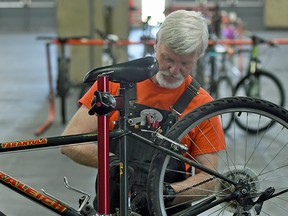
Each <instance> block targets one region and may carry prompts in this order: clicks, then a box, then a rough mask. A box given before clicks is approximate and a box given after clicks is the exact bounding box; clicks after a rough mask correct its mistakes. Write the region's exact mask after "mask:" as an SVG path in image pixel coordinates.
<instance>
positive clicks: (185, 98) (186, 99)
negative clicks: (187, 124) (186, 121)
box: [170, 78, 201, 115]
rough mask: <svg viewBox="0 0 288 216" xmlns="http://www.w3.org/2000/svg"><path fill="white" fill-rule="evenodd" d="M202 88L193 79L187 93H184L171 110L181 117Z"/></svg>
mask: <svg viewBox="0 0 288 216" xmlns="http://www.w3.org/2000/svg"><path fill="white" fill-rule="evenodd" d="M200 86H201V85H200V84H199V83H198V82H197V81H196V80H195V79H194V78H193V80H192V82H191V83H190V84H189V85H188V86H187V89H186V90H185V92H183V94H182V95H181V96H180V98H179V99H178V100H177V101H176V103H175V104H174V105H173V106H171V107H170V108H171V110H173V111H174V112H175V113H177V114H178V115H181V114H182V112H183V111H184V109H185V108H186V107H187V105H188V104H189V103H190V102H191V100H192V99H193V98H194V97H195V96H196V95H198V94H199V89H200Z"/></svg>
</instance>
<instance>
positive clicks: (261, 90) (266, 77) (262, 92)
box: [233, 70, 285, 133]
mask: <svg viewBox="0 0 288 216" xmlns="http://www.w3.org/2000/svg"><path fill="white" fill-rule="evenodd" d="M254 78H256V79H257V82H258V81H259V83H257V85H258V86H256V88H258V89H257V90H256V92H257V93H256V94H254V95H253V92H252V91H251V88H253V86H254V85H255V83H254V84H252V85H251V82H253V81H251V80H252V79H254ZM268 86H269V87H268ZM271 92H273V93H272V94H271ZM233 96H247V97H257V98H260V99H265V100H268V101H270V102H273V103H275V104H277V105H279V106H284V104H285V93H284V88H283V86H282V84H281V82H280V81H279V80H278V79H277V78H276V77H275V76H274V75H273V74H272V73H270V72H267V71H264V70H257V72H256V73H255V74H254V75H252V74H248V75H247V76H245V77H243V78H242V79H241V80H240V81H239V82H238V83H237V85H236V87H235V89H234V93H233ZM235 122H236V123H237V124H238V126H239V127H241V128H242V129H245V130H247V131H248V132H249V133H257V132H259V131H264V130H266V128H267V127H268V126H269V125H270V122H267V125H263V126H262V128H259V127H257V128H254V127H253V125H251V126H250V127H248V128H247V127H245V123H243V122H241V121H239V119H238V118H235Z"/></svg>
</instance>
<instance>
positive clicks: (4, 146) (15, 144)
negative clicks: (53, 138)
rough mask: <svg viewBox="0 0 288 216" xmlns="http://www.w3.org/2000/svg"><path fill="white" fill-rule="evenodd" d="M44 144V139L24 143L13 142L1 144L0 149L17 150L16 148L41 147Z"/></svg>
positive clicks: (45, 140) (45, 141)
mask: <svg viewBox="0 0 288 216" xmlns="http://www.w3.org/2000/svg"><path fill="white" fill-rule="evenodd" d="M46 143H47V139H46V138H41V139H33V140H24V141H13V142H6V143H1V148H2V149H7V148H17V147H24V146H31V145H42V144H46Z"/></svg>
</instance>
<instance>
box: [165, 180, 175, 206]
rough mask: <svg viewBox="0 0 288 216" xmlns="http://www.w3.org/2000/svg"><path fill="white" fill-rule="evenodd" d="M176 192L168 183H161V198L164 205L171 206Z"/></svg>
mask: <svg viewBox="0 0 288 216" xmlns="http://www.w3.org/2000/svg"><path fill="white" fill-rule="evenodd" d="M175 195H176V192H175V190H174V189H173V188H172V187H171V185H170V184H168V183H163V198H164V204H165V206H171V204H172V203H173V200H174V199H175Z"/></svg>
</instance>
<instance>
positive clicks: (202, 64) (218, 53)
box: [197, 41, 234, 99]
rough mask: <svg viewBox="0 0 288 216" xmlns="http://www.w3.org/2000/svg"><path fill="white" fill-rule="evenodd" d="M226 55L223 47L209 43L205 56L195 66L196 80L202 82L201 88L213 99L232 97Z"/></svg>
mask: <svg viewBox="0 0 288 216" xmlns="http://www.w3.org/2000/svg"><path fill="white" fill-rule="evenodd" d="M228 55H229V53H228V51H227V50H226V48H225V47H224V46H223V45H219V44H217V41H216V42H214V41H211V44H210V45H209V46H208V48H207V51H206V53H205V56H204V57H202V59H201V60H200V61H199V62H198V65H197V74H198V76H197V78H200V79H201V80H202V81H201V82H202V85H203V87H204V88H205V89H206V90H207V91H208V92H209V93H210V94H211V96H212V97H213V98H215V99H216V98H222V97H228V96H232V95H233V88H234V87H233V83H232V80H231V78H230V76H229V73H228V72H229V70H228V60H227V56H228ZM230 65H231V64H230ZM229 69H230V68H229Z"/></svg>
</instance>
